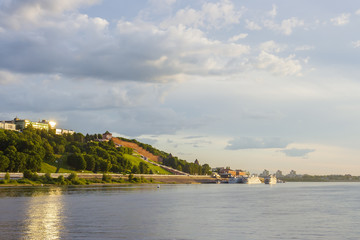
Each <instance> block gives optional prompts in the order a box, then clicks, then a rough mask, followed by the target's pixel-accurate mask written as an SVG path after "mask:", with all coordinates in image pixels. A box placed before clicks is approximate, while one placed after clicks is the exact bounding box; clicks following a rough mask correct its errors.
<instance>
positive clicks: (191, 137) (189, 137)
mask: <svg viewBox="0 0 360 240" xmlns="http://www.w3.org/2000/svg"><path fill="white" fill-rule="evenodd" d="M204 137H205V136H200V135H198V136H187V137H183V139H196V138H204Z"/></svg>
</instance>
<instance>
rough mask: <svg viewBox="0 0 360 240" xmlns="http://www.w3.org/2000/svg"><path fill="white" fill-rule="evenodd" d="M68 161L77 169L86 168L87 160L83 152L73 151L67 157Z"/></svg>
mask: <svg viewBox="0 0 360 240" xmlns="http://www.w3.org/2000/svg"><path fill="white" fill-rule="evenodd" d="M66 161H67V163H68V164H69V165H70V166H72V167H73V168H75V170H77V171H79V170H84V169H85V168H86V161H85V159H84V156H83V155H82V154H81V153H72V154H70V155H69V156H68V157H67V160H66Z"/></svg>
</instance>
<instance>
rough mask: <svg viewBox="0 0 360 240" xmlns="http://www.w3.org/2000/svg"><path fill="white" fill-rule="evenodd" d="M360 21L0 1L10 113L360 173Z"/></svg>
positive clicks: (301, 13) (348, 6)
mask: <svg viewBox="0 0 360 240" xmlns="http://www.w3.org/2000/svg"><path fill="white" fill-rule="evenodd" d="M359 26H360V2H358V1H353V0H343V1H335V0H317V1H310V0H294V1H288V0H273V1H269V0H251V1H230V0H219V1H203V0H191V1H190V0H181V1H180V0H148V1H145V0H138V1H125V0H121V1H119V0H103V1H100V0H52V1H48V0H26V1H25V0H23V1H21V0H18V1H15V0H0V120H11V119H13V118H14V117H19V118H22V119H30V120H33V121H37V120H40V119H48V120H54V121H56V122H57V126H58V127H60V128H64V129H72V130H75V131H76V132H81V133H83V134H86V133H89V134H92V133H103V132H105V131H107V130H108V131H110V132H112V133H113V134H114V135H115V136H121V137H128V138H135V139H137V140H139V141H142V142H144V143H148V144H151V145H153V146H154V147H156V148H158V149H161V150H163V151H165V152H169V153H172V154H173V155H175V156H178V157H179V158H181V159H185V160H187V161H190V162H193V161H194V160H195V159H198V160H199V161H200V163H201V164H204V163H208V164H209V165H210V166H211V167H226V166H230V167H231V168H233V169H243V170H247V171H250V172H251V173H261V172H262V171H263V170H264V169H267V170H269V171H270V172H272V173H274V172H276V171H277V170H281V171H282V172H283V173H284V174H287V173H289V172H290V170H295V171H297V173H299V174H305V173H306V174H352V175H360V161H359V160H360V149H359V146H360V139H359V136H360V94H359V93H360V78H359V76H360V68H359V67H358V66H359V62H360V59H359V56H360V32H359V30H358V29H359Z"/></svg>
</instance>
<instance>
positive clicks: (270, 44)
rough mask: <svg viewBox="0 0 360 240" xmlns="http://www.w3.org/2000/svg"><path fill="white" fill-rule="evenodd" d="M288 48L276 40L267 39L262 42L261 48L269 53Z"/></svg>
mask: <svg viewBox="0 0 360 240" xmlns="http://www.w3.org/2000/svg"><path fill="white" fill-rule="evenodd" d="M285 49H286V46H285V45H280V44H277V43H276V42H275V41H272V40H271V41H267V42H263V43H261V44H260V50H261V51H265V52H268V53H279V52H282V51H284V50H285Z"/></svg>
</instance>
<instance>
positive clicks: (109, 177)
mask: <svg viewBox="0 0 360 240" xmlns="http://www.w3.org/2000/svg"><path fill="white" fill-rule="evenodd" d="M102 180H103V181H104V182H111V175H109V174H105V173H104V174H103V176H102Z"/></svg>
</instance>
